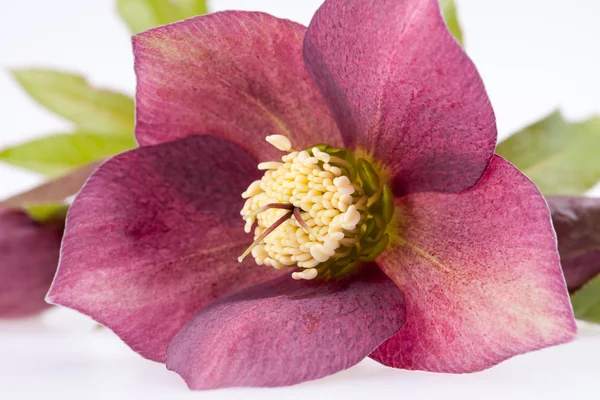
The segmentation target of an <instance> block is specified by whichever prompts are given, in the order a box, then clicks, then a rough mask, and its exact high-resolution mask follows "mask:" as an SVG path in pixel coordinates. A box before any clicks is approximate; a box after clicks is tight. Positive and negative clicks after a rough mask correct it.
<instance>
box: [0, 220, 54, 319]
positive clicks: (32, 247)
mask: <svg viewBox="0 0 600 400" xmlns="http://www.w3.org/2000/svg"><path fill="white" fill-rule="evenodd" d="M63 228H64V218H63V219H62V220H60V219H58V220H52V221H49V222H46V223H43V224H40V223H37V222H35V221H33V220H32V219H31V218H29V216H28V215H27V214H25V213H24V212H22V211H15V210H8V209H0V256H1V259H0V318H6V317H8V318H12V317H24V316H28V315H33V314H36V313H38V312H40V311H42V310H45V309H46V308H48V307H49V305H48V303H46V302H45V301H44V297H45V296H46V292H48V288H50V284H51V283H52V278H53V277H54V273H55V272H56V266H57V265H58V253H59V249H60V240H61V238H62V233H63Z"/></svg>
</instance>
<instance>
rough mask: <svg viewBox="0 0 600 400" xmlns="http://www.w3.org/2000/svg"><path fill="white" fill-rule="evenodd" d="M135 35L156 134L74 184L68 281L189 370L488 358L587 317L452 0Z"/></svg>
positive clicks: (431, 366)
mask: <svg viewBox="0 0 600 400" xmlns="http://www.w3.org/2000/svg"><path fill="white" fill-rule="evenodd" d="M133 44H134V53H135V68H136V74H137V78H138V86H137V94H136V97H137V98H136V101H137V105H136V107H137V110H136V118H137V121H136V137H137V140H138V142H139V143H140V145H141V147H140V148H138V149H135V150H132V151H130V152H127V153H124V154H121V155H119V156H116V157H114V158H113V159H111V160H109V161H107V162H106V163H104V164H103V165H102V166H101V167H100V168H99V169H98V170H97V172H96V173H95V174H94V175H93V176H92V177H91V178H90V179H89V180H88V182H87V184H86V186H85V187H84V188H83V189H82V191H81V193H80V194H79V195H78V196H77V198H76V199H75V201H74V203H73V205H72V207H71V209H70V211H69V215H68V218H67V228H66V233H65V239H64V241H63V247H62V256H61V262H60V266H59V269H58V272H57V276H56V279H55V281H54V283H53V286H52V288H51V290H50V293H49V296H48V299H49V300H50V301H51V302H53V303H55V304H61V305H63V306H67V307H70V308H73V309H76V310H79V311H81V312H83V313H85V314H87V315H90V316H92V317H93V318H94V319H96V320H97V321H99V322H100V323H102V324H104V325H105V326H107V327H109V328H110V329H112V330H113V331H114V332H115V333H116V334H117V335H119V336H120V337H121V338H122V339H123V340H124V341H125V342H126V343H127V344H128V345H129V346H130V347H131V348H132V349H133V350H135V351H136V352H138V353H139V354H141V355H142V356H144V357H146V358H149V359H151V360H154V361H158V362H165V363H166V365H167V367H168V368H169V369H172V370H175V371H176V372H177V373H179V374H180V375H181V376H182V377H183V378H184V379H185V380H186V382H187V384H188V385H189V387H191V388H192V389H208V388H219V387H229V386H280V385H290V384H295V383H298V382H302V381H306V380H310V379H316V378H320V377H323V376H326V375H329V374H332V373H335V372H337V371H340V370H342V369H345V368H348V367H350V366H352V365H354V364H356V363H357V362H359V361H360V360H361V359H363V358H365V357H367V356H370V357H371V358H373V359H375V360H377V361H379V362H381V363H383V364H385V365H388V366H391V367H396V368H406V369H420V370H426V371H437V372H453V373H459V372H472V371H479V370H482V369H485V368H488V367H490V366H492V365H495V364H497V363H498V362H500V361H502V360H505V359H507V358H509V357H511V356H514V355H516V354H520V353H524V352H527V351H531V350H535V349H539V348H543V347H546V346H550V345H555V344H559V343H563V342H567V341H569V340H571V339H572V338H573V337H574V336H575V333H576V327H575V322H574V319H573V314H572V310H571V306H570V303H569V297H568V294H567V290H566V287H565V282H564V277H563V275H562V272H561V270H560V265H559V258H558V252H557V250H556V237H555V234H554V231H553V229H552V225H551V222H550V214H549V211H548V207H547V205H546V202H545V200H544V198H543V197H542V196H541V194H540V193H539V191H538V190H537V188H536V187H535V185H534V184H533V183H532V182H531V181H530V180H529V179H527V178H526V177H525V176H523V175H522V174H521V173H520V172H519V171H518V170H517V169H516V168H514V167H513V166H512V165H510V164H509V163H508V162H507V161H505V160H504V159H502V158H501V157H498V156H495V155H494V154H493V152H494V147H495V143H496V128H495V118H494V114H493V111H492V108H491V105H490V102H489V100H488V98H487V95H486V93H485V89H484V86H483V83H482V81H481V79H480V77H479V75H478V73H477V71H476V69H475V67H474V65H473V64H472V62H471V61H470V60H469V58H468V57H467V56H466V55H465V53H464V52H463V51H462V49H461V47H460V46H459V45H458V44H457V43H456V42H455V40H454V39H453V38H452V37H451V36H450V34H449V33H448V31H447V28H446V26H445V24H444V22H443V20H442V17H441V15H440V10H439V6H438V3H437V0H404V1H383V0H381V1H357V0H328V1H325V3H324V4H323V5H322V6H321V8H320V9H319V10H318V11H317V13H316V14H315V16H314V18H313V20H312V22H311V23H310V26H309V27H308V28H304V27H303V26H301V25H298V24H296V23H293V22H290V21H287V20H281V19H277V18H275V17H272V16H270V15H267V14H263V13H248V12H222V13H215V14H211V15H208V16H203V17H198V18H193V19H190V20H186V21H184V22H180V23H175V24H172V25H167V26H164V27H160V28H157V29H153V30H150V31H147V32H145V33H142V34H139V35H137V36H135V37H134V40H133ZM265 136H269V138H268V141H269V142H270V143H271V144H273V146H271V145H266V144H265V142H264V138H265ZM323 153H324V154H323ZM276 160H281V162H279V161H276ZM257 164H258V165H259V169H257V168H256V165H257ZM326 164H328V166H327V165H326ZM312 177H318V178H320V179H321V180H319V179H313V178H312ZM336 179H337V181H336V182H335V183H334V180H336ZM326 180H329V181H327V182H325V181H326ZM330 181H331V182H330ZM309 184H310V185H309ZM311 190H313V191H312V192H311ZM346 194H349V195H350V197H347V196H346V197H344V198H343V199H342V197H343V196H345V195H346ZM241 196H243V197H244V198H245V200H243V199H242V198H241ZM336 196H337V197H336ZM326 200H327V201H328V202H329V203H327V202H326ZM342 203H344V204H342ZM328 204H329V206H331V208H330V207H329V206H328ZM351 206H352V208H351ZM240 210H241V214H242V217H243V218H241V217H240ZM325 210H327V211H325ZM328 211H331V213H327V214H326V212H328ZM311 213H312V214H311ZM356 213H358V216H357V215H356ZM313 214H314V215H313ZM342 214H343V215H342ZM292 218H293V219H292ZM336 218H337V220H336V221H334V220H335V219H336ZM248 221H249V222H248ZM246 222H247V223H246ZM254 223H256V227H255V230H254V238H255V239H256V241H255V242H254V243H253V244H251V238H250V237H249V235H248V234H247V233H246V232H245V231H251V230H252V227H253V226H254ZM273 224H276V225H275V226H276V227H275V228H273V229H272V231H270V232H269V230H270V229H271V227H272V226H273ZM244 228H246V229H244ZM284 233H285V234H284ZM340 233H341V234H340ZM265 235H266V236H265ZM286 235H287V236H286ZM261 237H262V238H261ZM267 238H268V240H267ZM313 248H314V249H313ZM365 249H366V250H368V251H366V252H365V251H363V250H365ZM248 250H249V251H248ZM311 250H312V251H311ZM248 253H250V254H251V255H252V256H249V255H248ZM240 255H241V257H240V259H241V262H238V256H240ZM313 260H316V261H317V262H318V263H317V264H315V263H314V262H313ZM371 260H372V261H371ZM301 262H302V263H304V262H305V263H304V264H302V265H301V264H300V263H301ZM259 264H266V265H259ZM295 267H298V268H295ZM313 268H314V269H315V270H316V271H312V269H313ZM291 273H295V274H294V276H293V277H294V278H296V279H292V277H291V276H290V275H291Z"/></svg>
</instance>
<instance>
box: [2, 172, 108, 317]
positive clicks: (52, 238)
mask: <svg viewBox="0 0 600 400" xmlns="http://www.w3.org/2000/svg"><path fill="white" fill-rule="evenodd" d="M97 166H98V163H97V162H93V163H90V164H87V165H85V166H83V167H81V168H77V169H74V170H72V171H70V172H69V173H67V174H65V175H62V176H60V177H58V178H56V179H52V180H50V181H47V182H45V183H43V184H41V185H39V186H36V187H34V188H32V189H30V190H28V191H26V192H23V193H19V194H17V195H15V196H13V197H11V198H8V199H5V200H3V201H1V202H0V255H1V256H2V258H1V259H0V260H1V263H0V318H14V317H24V316H29V315H34V314H37V313H39V312H41V311H43V310H45V309H47V308H48V307H49V304H48V303H46V302H45V301H44V298H45V296H46V293H47V292H48V289H50V284H51V283H52V279H53V278H54V274H55V272H56V268H57V266H58V259H59V252H60V243H61V240H62V236H63V230H64V227H65V216H66V209H67V205H65V204H64V200H65V198H67V197H69V196H72V195H73V194H75V193H77V191H78V190H79V189H80V188H81V186H82V185H83V183H84V182H85V181H86V179H87V178H88V177H89V176H90V174H91V173H92V172H93V171H94V170H95V169H96V167H97ZM23 208H27V211H24V209H23Z"/></svg>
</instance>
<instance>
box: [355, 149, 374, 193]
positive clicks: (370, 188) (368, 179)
mask: <svg viewBox="0 0 600 400" xmlns="http://www.w3.org/2000/svg"><path fill="white" fill-rule="evenodd" d="M356 169H357V171H358V176H360V180H361V181H362V187H363V189H364V191H365V193H366V194H367V195H368V196H373V195H374V194H375V193H377V192H378V191H379V185H380V181H379V175H378V174H377V172H376V171H375V168H373V166H372V165H371V163H369V162H368V161H367V160H365V159H363V158H359V159H358V163H357V166H356Z"/></svg>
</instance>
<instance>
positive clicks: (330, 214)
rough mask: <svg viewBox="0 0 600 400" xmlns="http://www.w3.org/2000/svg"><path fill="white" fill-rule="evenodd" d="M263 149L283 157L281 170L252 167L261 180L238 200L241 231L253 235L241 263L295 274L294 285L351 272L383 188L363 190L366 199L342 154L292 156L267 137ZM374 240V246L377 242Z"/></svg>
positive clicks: (320, 149) (325, 151) (320, 150)
mask: <svg viewBox="0 0 600 400" xmlns="http://www.w3.org/2000/svg"><path fill="white" fill-rule="evenodd" d="M267 142H269V143H271V144H272V145H273V146H275V147H276V148H278V149H279V150H282V151H286V152H288V154H286V155H284V156H283V157H282V159H281V162H264V163H261V164H259V165H258V168H259V169H260V170H264V171H265V174H264V176H263V177H262V179H260V180H258V181H255V182H253V183H252V184H251V185H250V186H249V187H248V189H247V190H246V191H245V192H244V193H242V197H243V198H245V199H246V202H245V204H244V207H243V209H242V210H241V215H242V217H243V218H244V219H245V221H246V226H245V230H246V232H248V233H250V232H251V231H252V227H253V225H254V223H256V228H255V229H254V238H255V241H254V243H253V244H252V245H251V246H250V247H249V248H248V249H247V250H246V252H245V253H244V254H243V255H242V256H241V257H240V261H241V260H242V259H243V258H244V257H245V256H247V255H248V254H250V253H251V254H252V255H253V257H254V259H255V260H256V262H257V263H258V264H261V265H268V266H271V267H274V268H277V269H282V268H285V267H298V268H299V269H300V271H297V272H294V273H292V277H293V278H294V279H314V278H316V277H317V276H322V275H326V274H328V275H330V276H331V275H332V272H335V271H337V272H340V270H342V269H345V268H346V267H348V265H350V264H352V265H354V264H356V262H357V261H359V260H360V258H361V248H363V247H364V243H361V237H362V234H364V233H365V232H366V231H367V229H368V228H369V227H367V226H366V225H368V224H367V221H368V220H372V219H373V218H372V216H371V215H370V214H371V213H370V212H369V206H372V204H374V203H375V202H376V201H377V200H379V199H380V198H381V197H382V196H381V195H382V189H383V188H382V187H378V188H377V189H378V190H377V192H378V193H372V192H373V190H368V191H370V192H371V194H373V195H375V194H376V195H377V196H370V195H369V193H366V192H365V188H364V187H363V185H362V183H363V180H364V179H361V177H360V176H359V174H357V173H356V170H357V169H360V168H356V167H355V165H356V160H355V159H354V156H353V155H352V153H350V152H348V151H347V150H345V149H337V148H332V147H330V146H327V145H320V146H314V147H311V148H308V149H306V150H302V151H295V150H293V149H292V148H291V147H292V145H291V143H290V141H289V139H287V138H286V137H284V136H281V135H273V136H268V137H267ZM339 156H341V157H339ZM349 157H350V160H348V158H349ZM363 162H364V161H363ZM369 167H370V165H369ZM363 169H364V168H363ZM371 171H372V167H371ZM359 172H360V171H359ZM371 175H372V174H371ZM367 186H369V185H367ZM377 186H379V185H378V184H377ZM373 197H377V198H376V199H374V198H373ZM387 219H388V221H389V218H387ZM386 223H387V222H386ZM371 225H373V224H371ZM379 225H381V224H379ZM384 225H385V224H384ZM384 227H385V226H384ZM370 228H371V231H373V226H371V227H370ZM379 228H381V226H380V227H379ZM380 230H381V229H380ZM384 230H385V229H384ZM376 236H379V238H377V242H378V241H380V239H381V238H382V236H383V235H376ZM386 243H387V238H386ZM384 246H385V244H384ZM367 247H369V248H368V249H367V250H373V249H372V247H373V246H372V245H370V246H367ZM379 247H381V245H380V246H379ZM364 253H365V252H364V251H362V255H363V259H364V256H365V254H364ZM369 255H371V254H369Z"/></svg>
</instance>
